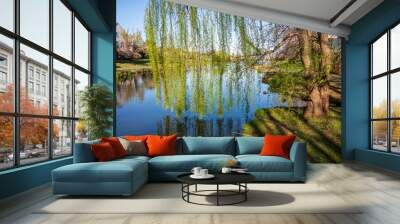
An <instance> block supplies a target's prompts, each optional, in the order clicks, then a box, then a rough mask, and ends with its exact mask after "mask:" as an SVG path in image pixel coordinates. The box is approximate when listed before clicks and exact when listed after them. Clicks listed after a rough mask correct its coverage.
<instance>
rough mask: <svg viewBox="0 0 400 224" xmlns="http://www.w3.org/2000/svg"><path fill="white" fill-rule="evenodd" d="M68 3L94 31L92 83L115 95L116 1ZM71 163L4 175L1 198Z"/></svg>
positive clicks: (74, 0) (0, 175) (0, 180)
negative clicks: (105, 86) (103, 86)
mask: <svg viewBox="0 0 400 224" xmlns="http://www.w3.org/2000/svg"><path fill="white" fill-rule="evenodd" d="M67 2H68V3H69V4H70V5H71V6H72V8H73V9H74V10H75V11H76V12H77V13H78V14H79V15H80V17H81V18H82V19H83V20H84V21H85V23H86V24H87V25H88V26H89V28H90V29H91V31H92V39H91V42H92V52H91V56H92V73H93V74H92V75H93V76H92V82H93V83H102V84H105V85H107V86H108V87H109V88H110V89H111V90H113V92H115V91H114V90H115V85H114V58H115V55H114V54H115V50H114V48H115V46H114V40H115V34H114V33H115V32H114V31H115V24H116V23H115V20H116V18H115V0H87V1H82V0H67ZM113 95H114V96H115V94H113ZM71 163H72V158H71V157H69V158H64V159H59V160H53V161H47V162H44V163H39V164H34V165H30V166H24V167H20V168H16V169H12V170H7V171H2V172H0V186H1V187H0V199H2V198H5V197H9V196H12V195H14V194H17V193H20V192H23V191H27V190H29V189H31V188H34V187H37V186H40V185H43V184H45V183H48V182H49V181H51V171H52V170H53V169H55V168H57V167H60V166H64V165H67V164H71Z"/></svg>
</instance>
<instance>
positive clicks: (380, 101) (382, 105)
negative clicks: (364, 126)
mask: <svg viewBox="0 0 400 224" xmlns="http://www.w3.org/2000/svg"><path fill="white" fill-rule="evenodd" d="M372 88H373V89H372V107H373V108H372V112H373V114H372V118H386V117H387V77H386V76H384V77H381V78H378V79H374V80H373V81H372Z"/></svg>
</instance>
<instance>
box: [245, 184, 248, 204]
mask: <svg viewBox="0 0 400 224" xmlns="http://www.w3.org/2000/svg"><path fill="white" fill-rule="evenodd" d="M244 187H245V189H244V190H245V192H244V201H247V192H248V189H247V183H244Z"/></svg>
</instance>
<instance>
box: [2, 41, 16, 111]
mask: <svg viewBox="0 0 400 224" xmlns="http://www.w3.org/2000/svg"><path fill="white" fill-rule="evenodd" d="M13 49H14V43H13V40H12V39H10V38H7V37H5V36H3V35H0V111H2V112H13V111H14V73H13V64H14V63H13V61H14V55H13Z"/></svg>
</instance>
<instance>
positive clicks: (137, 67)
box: [116, 59, 151, 81]
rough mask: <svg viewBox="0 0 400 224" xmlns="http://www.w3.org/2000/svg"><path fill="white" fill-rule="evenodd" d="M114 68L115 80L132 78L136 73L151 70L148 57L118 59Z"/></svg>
mask: <svg viewBox="0 0 400 224" xmlns="http://www.w3.org/2000/svg"><path fill="white" fill-rule="evenodd" d="M116 68H117V81H124V80H127V79H132V77H133V75H135V74H136V73H148V72H150V71H151V67H150V60H149V59H136V60H118V61H117V63H116Z"/></svg>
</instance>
